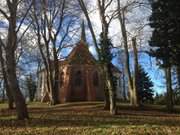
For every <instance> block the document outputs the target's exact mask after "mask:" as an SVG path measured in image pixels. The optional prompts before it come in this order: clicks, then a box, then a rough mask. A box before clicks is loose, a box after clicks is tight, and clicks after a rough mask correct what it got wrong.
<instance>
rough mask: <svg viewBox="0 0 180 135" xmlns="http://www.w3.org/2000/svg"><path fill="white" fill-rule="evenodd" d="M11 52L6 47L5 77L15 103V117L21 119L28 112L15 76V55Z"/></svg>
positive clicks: (26, 116)
mask: <svg viewBox="0 0 180 135" xmlns="http://www.w3.org/2000/svg"><path fill="white" fill-rule="evenodd" d="M13 53H14V51H10V49H7V54H6V60H7V77H8V84H9V88H10V90H11V92H12V94H13V98H14V102H15V105H16V110H17V118H18V119H21V120H22V119H25V118H28V112H27V107H26V103H25V99H24V97H23V95H22V93H21V91H20V89H19V85H18V80H17V76H16V64H15V57H14V54H13Z"/></svg>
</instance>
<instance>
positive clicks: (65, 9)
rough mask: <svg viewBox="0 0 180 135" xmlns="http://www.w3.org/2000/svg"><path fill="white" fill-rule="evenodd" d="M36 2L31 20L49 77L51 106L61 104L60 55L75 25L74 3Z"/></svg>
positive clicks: (47, 0)
mask: <svg viewBox="0 0 180 135" xmlns="http://www.w3.org/2000/svg"><path fill="white" fill-rule="evenodd" d="M41 2H42V5H38V4H37V3H39V1H36V0H34V3H33V11H32V13H33V14H32V16H31V18H32V19H33V26H34V30H35V33H36V35H37V39H38V46H39V50H40V52H41V56H42V59H43V63H44V65H45V69H46V75H47V87H48V91H47V92H48V94H49V97H50V101H51V104H57V103H59V99H58V91H59V88H60V87H59V84H60V83H59V72H60V71H59V67H60V65H59V53H60V51H61V50H62V49H63V48H66V47H67V45H64V44H63V42H64V41H65V39H66V38H67V37H68V34H69V32H72V29H71V27H72V26H73V25H74V24H75V21H77V20H76V17H75V15H74V14H75V13H73V12H71V11H70V8H69V6H70V4H72V1H66V0H62V1H58V0H54V1H49V0H42V1H41Z"/></svg>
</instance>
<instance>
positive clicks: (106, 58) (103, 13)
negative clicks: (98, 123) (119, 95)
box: [97, 0, 116, 114]
mask: <svg viewBox="0 0 180 135" xmlns="http://www.w3.org/2000/svg"><path fill="white" fill-rule="evenodd" d="M112 2H113V1H112V0H109V1H105V0H97V5H98V11H99V16H100V20H101V26H102V33H101V35H100V37H101V40H102V41H101V42H102V43H101V46H100V50H101V57H102V58H101V60H100V61H101V64H102V68H103V70H104V72H103V73H104V76H105V85H106V88H107V90H108V94H109V101H110V113H111V114H116V94H115V93H116V92H115V84H114V81H113V73H112V63H111V61H112V54H111V47H112V44H111V42H110V40H109V37H108V36H109V35H108V34H109V25H110V23H111V21H112V19H113V18H114V13H115V12H113V13H111V15H109V14H108V13H107V9H108V7H109V6H110V5H111V4H112ZM107 16H108V19H107Z"/></svg>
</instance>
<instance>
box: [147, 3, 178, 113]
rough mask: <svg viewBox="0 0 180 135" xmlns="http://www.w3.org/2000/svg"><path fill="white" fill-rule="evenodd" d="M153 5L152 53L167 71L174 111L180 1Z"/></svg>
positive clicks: (168, 103) (171, 108)
mask: <svg viewBox="0 0 180 135" xmlns="http://www.w3.org/2000/svg"><path fill="white" fill-rule="evenodd" d="M151 7H152V15H151V17H150V26H151V27H152V28H153V33H152V38H151V41H150V46H151V47H152V50H151V55H152V56H154V57H156V58H157V59H158V61H159V63H158V64H159V65H160V67H162V68H163V69H164V71H165V76H166V88H167V108H168V110H169V111H172V110H173V91H172V81H171V68H172V66H174V65H175V66H177V67H179V60H178V57H179V56H180V48H179V47H180V46H179V44H180V39H179V38H177V37H179V36H180V19H179V18H180V14H179V10H180V2H179V1H175V0H164V1H161V0H157V1H151ZM177 73H178V72H177Z"/></svg>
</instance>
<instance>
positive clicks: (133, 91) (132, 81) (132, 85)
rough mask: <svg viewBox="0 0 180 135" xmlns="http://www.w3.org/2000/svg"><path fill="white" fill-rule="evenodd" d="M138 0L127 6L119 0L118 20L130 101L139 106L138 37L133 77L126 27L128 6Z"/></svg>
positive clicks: (134, 46) (134, 45)
mask: <svg viewBox="0 0 180 135" xmlns="http://www.w3.org/2000/svg"><path fill="white" fill-rule="evenodd" d="M135 3H136V2H132V3H128V4H127V5H126V6H124V7H122V6H121V1H120V0H117V15H118V20H119V22H120V28H121V33H122V38H123V46H124V53H125V70H126V74H127V78H128V86H129V93H130V103H131V105H133V106H139V102H138V97H137V96H138V93H137V87H136V81H137V79H138V77H137V75H138V74H137V71H138V57H137V49H136V39H135V38H133V40H132V41H133V42H132V45H133V50H134V54H135V55H134V56H135V57H134V63H135V65H134V70H135V75H134V77H133V75H132V73H131V70H130V60H129V59H130V56H129V45H128V35H127V28H126V16H125V13H126V11H127V8H128V7H129V6H131V5H134V4H135Z"/></svg>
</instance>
